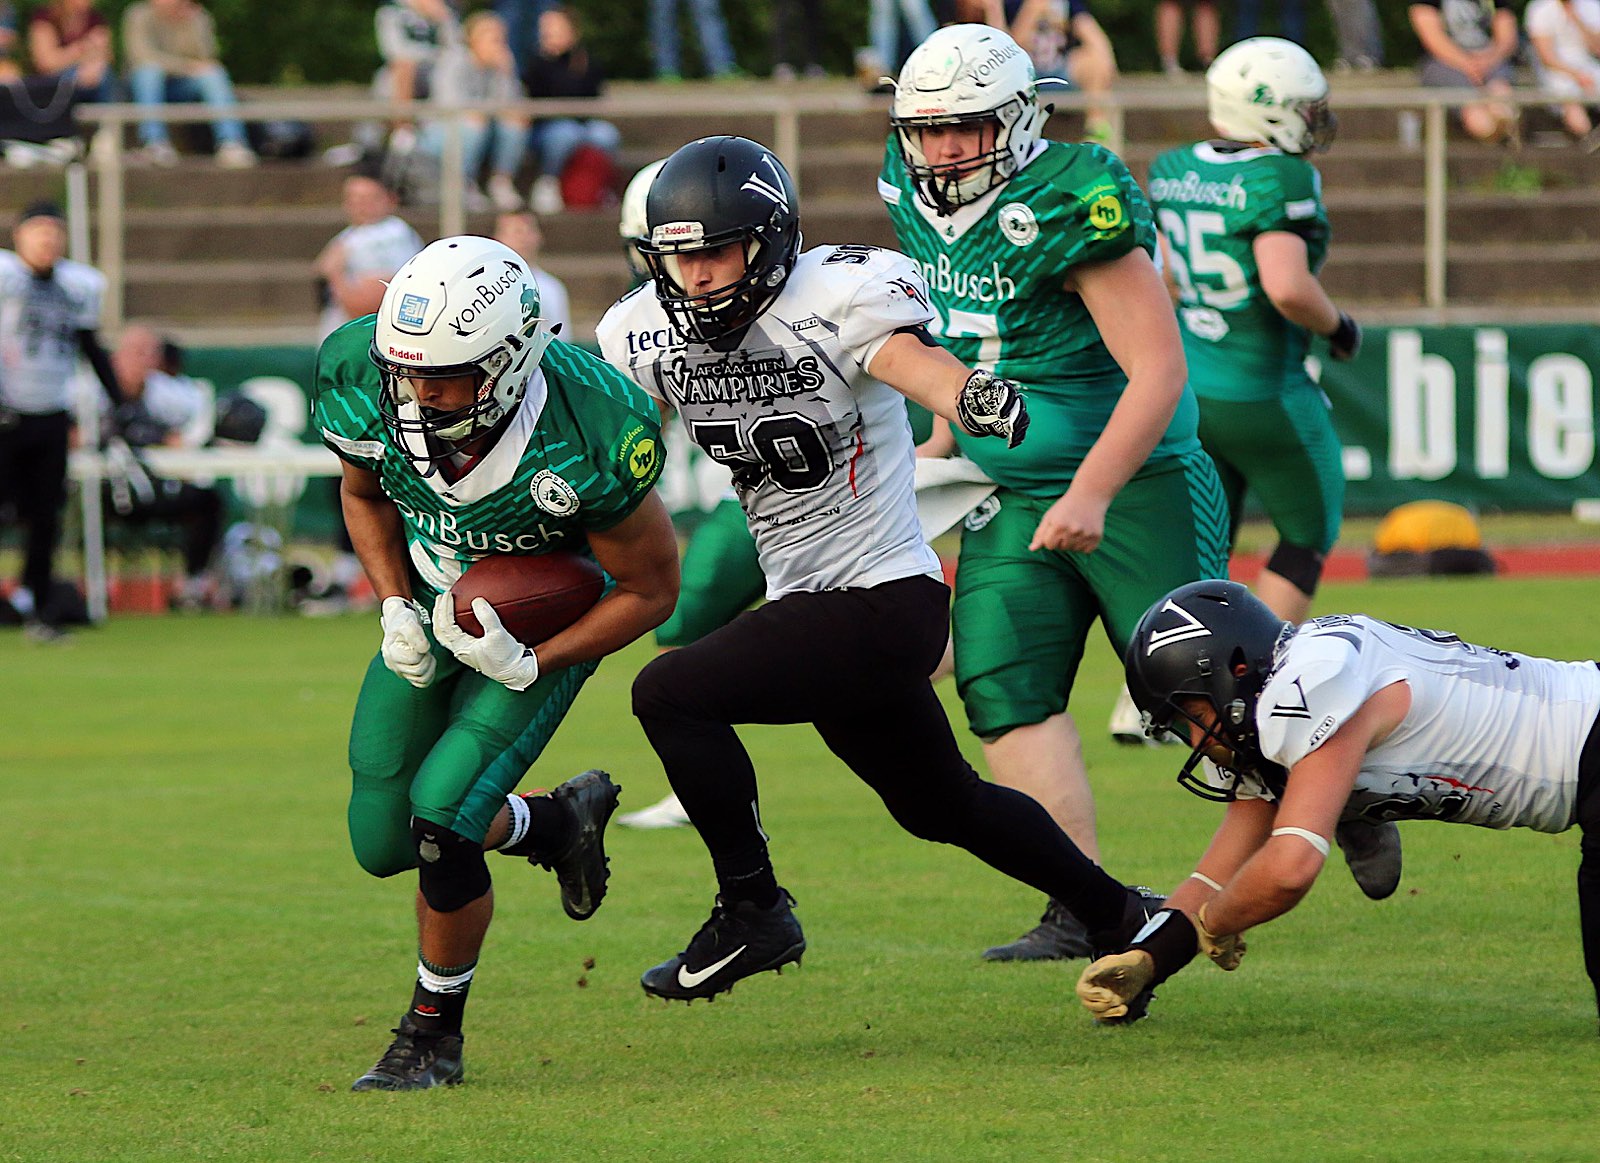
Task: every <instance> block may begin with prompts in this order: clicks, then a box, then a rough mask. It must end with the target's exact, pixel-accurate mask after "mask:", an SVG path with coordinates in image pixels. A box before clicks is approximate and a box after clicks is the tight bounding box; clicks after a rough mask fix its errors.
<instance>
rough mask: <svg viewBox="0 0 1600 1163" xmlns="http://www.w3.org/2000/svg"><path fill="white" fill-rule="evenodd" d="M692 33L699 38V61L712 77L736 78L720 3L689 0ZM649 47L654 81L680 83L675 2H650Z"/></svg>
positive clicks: (673, 0) (680, 66)
mask: <svg viewBox="0 0 1600 1163" xmlns="http://www.w3.org/2000/svg"><path fill="white" fill-rule="evenodd" d="M689 13H690V15H691V16H692V17H693V20H694V27H695V32H696V33H698V34H699V37H700V59H701V62H702V63H703V64H704V65H705V69H706V72H707V73H709V74H710V75H711V76H712V77H715V78H720V79H727V78H729V77H736V76H738V75H739V67H738V65H737V64H736V63H735V62H734V59H733V46H732V45H730V44H729V43H728V25H727V22H726V21H725V20H723V19H722V0H689ZM650 47H651V49H652V50H653V51H654V52H655V59H656V80H658V81H681V80H683V64H682V60H681V58H680V56H679V51H678V50H679V41H678V0H650Z"/></svg>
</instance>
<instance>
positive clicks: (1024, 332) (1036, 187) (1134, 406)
mask: <svg viewBox="0 0 1600 1163" xmlns="http://www.w3.org/2000/svg"><path fill="white" fill-rule="evenodd" d="M1048 113H1049V110H1048V109H1047V108H1044V107H1041V105H1040V104H1039V98H1038V93H1037V89H1036V79H1035V77H1034V72H1033V66H1032V65H1031V64H1030V63H1029V60H1028V57H1027V54H1026V53H1024V52H1023V51H1022V50H1021V49H1020V48H1018V47H1017V45H1016V43H1015V42H1014V41H1013V40H1011V38H1010V37H1008V36H1007V35H1006V34H1005V33H1003V32H1000V31H998V30H996V29H993V28H989V27H986V26H983V25H971V24H967V25H953V26H950V27H947V28H943V29H941V30H939V31H938V32H936V33H935V34H934V35H933V36H932V37H930V38H929V39H928V40H927V41H925V42H924V43H923V44H922V45H920V46H919V47H918V48H917V50H916V51H915V52H913V53H912V55H911V57H910V58H909V59H908V60H907V62H906V65H905V68H904V69H903V70H902V71H901V74H900V77H899V80H898V82H897V83H896V86H895V95H894V104H893V110H892V114H891V121H892V125H893V130H894V132H893V133H892V134H891V136H890V138H889V144H888V149H887V152H886V156H885V159H884V167H883V173H882V175H881V177H880V179H879V183H878V185H879V192H880V193H881V194H882V195H883V198H884V200H885V202H886V203H887V204H888V207H889V216H890V218H891V219H892V221H893V223H894V227H895V233H896V235H897V236H898V237H899V242H900V249H901V250H902V251H904V252H905V253H906V254H908V255H910V256H911V257H912V258H913V259H915V260H916V261H917V262H918V263H919V265H920V266H921V268H922V272H923V274H924V276H925V277H926V279H927V281H928V286H929V289H930V290H931V291H932V293H933V304H934V307H935V309H936V311H937V313H938V316H937V319H936V324H937V326H938V328H939V330H940V333H941V342H943V343H944V345H945V346H947V347H948V348H949V349H950V350H951V351H952V352H953V353H954V354H955V356H956V357H957V358H958V359H960V360H961V361H962V362H964V363H968V364H970V365H973V366H976V367H982V368H985V369H990V370H993V371H994V372H995V373H996V374H998V375H1002V376H1005V377H1007V378H1009V379H1014V380H1017V381H1019V382H1020V383H1021V384H1022V385H1023V391H1024V394H1025V397H1026V399H1027V402H1028V408H1029V414H1030V416H1033V417H1034V420H1033V423H1034V424H1035V425H1036V426H1037V427H1036V428H1035V429H1034V432H1033V435H1031V436H1030V438H1029V440H1028V441H1027V442H1026V443H1025V444H1023V445H1021V446H1019V447H1018V448H1016V449H1012V450H1004V449H994V448H990V447H984V444H985V442H982V441H975V440H970V439H968V438H967V437H966V436H965V435H964V434H962V433H955V434H954V437H953V438H954V441H955V443H956V444H957V445H959V447H960V449H961V452H962V453H963V454H964V455H966V456H968V457H970V458H971V459H972V460H973V461H974V462H976V463H977V464H978V466H979V467H981V468H982V469H983V470H984V472H986V473H987V474H988V475H989V476H990V477H991V478H992V479H993V480H994V481H996V482H997V483H998V485H999V488H998V489H997V490H996V492H995V494H994V496H993V497H992V498H991V499H990V500H989V501H988V502H986V503H985V505H983V506H981V507H980V508H979V509H978V510H976V511H975V512H974V513H973V514H972V515H971V516H970V517H969V518H968V519H967V522H966V528H965V531H964V533H963V536H962V543H961V559H960V564H959V568H958V572H957V575H956V585H955V604H954V611H953V616H954V642H955V661H956V682H957V685H958V687H959V689H960V692H961V698H962V701H963V703H964V704H965V707H966V712H967V718H968V721H969V723H970V724H971V727H972V730H973V731H974V732H975V733H976V734H977V735H978V736H979V737H980V738H981V739H982V740H983V741H984V752H985V755H986V757H987V759H988V762H989V766H990V769H991V770H992V771H993V773H994V777H995V779H996V780H998V781H999V782H1000V783H1002V784H1005V785H1007V786H1010V787H1014V788H1018V789H1020V790H1023V791H1026V792H1028V793H1029V794H1030V795H1032V796H1033V797H1034V798H1035V799H1037V800H1038V801H1039V802H1040V803H1042V804H1043V805H1044V806H1045V807H1046V808H1047V809H1048V810H1049V811H1050V813H1051V815H1052V816H1053V817H1054V818H1055V819H1056V821H1057V823H1059V824H1060V825H1061V827H1062V828H1063V829H1064V830H1065V831H1066V832H1067V833H1068V834H1069V835H1070V836H1071V837H1072V838H1073V840H1074V841H1076V842H1077V844H1078V846H1079V847H1080V848H1082V849H1083V850H1084V851H1085V852H1087V853H1089V854H1090V855H1091V856H1094V855H1095V854H1096V852H1097V845H1096V842H1095V828H1094V800H1093V797H1092V795H1091V793H1090V790H1089V784H1088V780H1087V778H1086V776H1085V773H1084V767H1083V758H1082V751H1081V747H1080V745H1079V742H1078V736H1077V729H1076V727H1075V726H1074V725H1073V721H1072V719H1071V717H1070V716H1069V715H1068V712H1067V699H1068V695H1069V693H1070V691H1071V689H1072V683H1073V679H1074V677H1075V675H1076V672H1077V669H1078V664H1079V662H1080V660H1081V658H1082V655H1083V649H1084V644H1085V642H1086V641H1087V639H1088V637H1089V634H1090V632H1091V630H1092V628H1093V625H1094V623H1095V621H1096V620H1097V619H1098V620H1100V621H1101V622H1103V624H1104V627H1105V631H1106V634H1107V636H1108V637H1109V638H1110V640H1111V644H1112V646H1113V648H1114V649H1116V650H1117V651H1118V652H1119V654H1120V652H1121V651H1122V649H1123V646H1124V645H1125V644H1126V642H1127V640H1128V636H1129V635H1130V634H1131V633H1132V632H1133V628H1134V626H1135V625H1136V624H1137V623H1138V620H1139V618H1140V616H1141V615H1143V613H1144V611H1145V609H1146V608H1147V607H1148V606H1149V605H1150V603H1151V602H1153V601H1154V600H1155V599H1156V598H1158V597H1160V596H1161V595H1162V594H1163V593H1165V592H1167V590H1168V589H1169V588H1171V587H1172V586H1173V585H1181V584H1184V583H1185V582H1188V581H1196V580H1199V579H1202V578H1213V577H1220V576H1222V573H1223V570H1224V568H1225V566H1226V554H1227V505H1226V502H1225V500H1224V499H1223V496H1222V490H1221V486H1220V484H1219V483H1218V481H1217V476H1216V471H1215V469H1214V468H1213V467H1212V465H1211V461H1210V458H1209V457H1207V456H1206V455H1205V453H1204V451H1203V450H1202V449H1201V448H1200V442H1199V440H1198V439H1197V437H1196V435H1195V422H1196V408H1195V402H1194V397H1193V395H1192V393H1190V392H1189V390H1188V388H1187V386H1186V384H1185V377H1184V363H1183V348H1182V344H1181V342H1180V340H1179V338H1178V331H1177V327H1176V324H1175V321H1174V319H1173V316H1172V308H1171V303H1170V301H1169V300H1168V298H1167V296H1166V292H1165V288H1164V287H1163V285H1162V282H1161V276H1160V275H1159V274H1158V273H1157V270H1156V267H1155V263H1154V262H1153V261H1152V255H1153V253H1154V251H1155V247H1156V235H1155V229H1154V227H1153V225H1152V223H1151V220H1150V211H1149V207H1148V205H1147V204H1146V202H1145V199H1144V196H1143V195H1142V194H1141V193H1140V191H1139V188H1138V186H1137V184H1136V183H1135V182H1134V181H1133V179H1132V177H1131V176H1130V175H1129V173H1128V171H1127V168H1126V167H1125V166H1123V164H1122V163H1121V162H1120V161H1118V160H1117V158H1116V157H1115V156H1114V155H1113V154H1111V153H1110V152H1109V151H1107V150H1105V149H1102V148H1100V147H1099V146H1094V145H1069V144H1064V143H1060V142H1050V143H1046V142H1044V141H1042V140H1041V132H1042V129H1043V124H1044V120H1045V118H1046V116H1048ZM987 443H988V444H995V443H997V442H995V441H989V442H987ZM1087 951H1088V950H1087V944H1086V942H1085V941H1084V939H1083V934H1082V932H1081V929H1080V928H1078V927H1076V926H1074V925H1073V923H1072V919H1071V917H1070V915H1068V914H1067V913H1066V911H1065V910H1063V909H1061V908H1060V907H1059V905H1058V904H1057V903H1056V902H1054V901H1052V902H1051V903H1050V905H1049V907H1048V909H1047V910H1046V913H1045V917H1044V919H1043V921H1042V923H1041V924H1040V925H1039V927H1038V928H1036V929H1034V930H1033V931H1032V932H1030V933H1028V934H1027V935H1025V936H1024V937H1023V938H1022V939H1021V940H1019V941H1017V942H1013V943H1012V944H1010V945H1006V946H1000V947H998V948H996V949H991V950H989V951H988V953H986V954H985V955H986V956H988V957H990V958H991V959H997V960H1014V959H1030V960H1032V959H1041V958H1058V957H1074V956H1085V955H1086V954H1087Z"/></svg>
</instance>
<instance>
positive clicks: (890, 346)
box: [867, 331, 972, 424]
mask: <svg viewBox="0 0 1600 1163" xmlns="http://www.w3.org/2000/svg"><path fill="white" fill-rule="evenodd" d="M867 373H868V374H869V375H871V376H872V377H874V378H875V379H879V380H882V381H883V382H884V383H886V384H888V385H889V386H890V387H891V388H893V389H894V390H895V391H897V392H899V393H900V394H901V395H902V396H904V397H905V398H906V399H908V400H912V401H915V402H916V403H918V404H921V405H922V406H923V407H924V408H926V409H928V411H930V412H932V413H933V414H934V415H936V416H942V417H944V418H945V419H946V420H949V421H951V422H952V423H955V424H959V423H961V418H960V417H959V416H958V415H956V400H957V399H958V398H959V397H960V395H961V388H962V386H963V385H965V384H966V382H967V377H968V376H969V375H971V374H972V371H971V369H970V368H968V367H967V365H966V364H964V363H962V362H961V361H960V360H959V359H957V358H956V357H955V356H953V355H951V354H950V353H949V352H948V351H946V350H945V349H944V348H942V347H939V346H937V345H933V346H930V345H929V344H927V343H924V342H923V341H922V339H920V338H919V337H918V336H916V335H914V334H912V333H911V332H908V331H902V332H899V333H897V334H895V335H891V336H890V337H889V339H888V340H887V341H886V342H885V343H884V344H883V346H882V347H880V348H878V353H877V354H876V355H875V356H873V357H872V363H871V365H870V366H868V368H867Z"/></svg>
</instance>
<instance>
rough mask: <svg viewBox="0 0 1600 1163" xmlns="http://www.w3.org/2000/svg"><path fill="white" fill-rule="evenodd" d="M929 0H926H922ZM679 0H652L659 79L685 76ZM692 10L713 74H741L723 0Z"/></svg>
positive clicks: (693, 0) (695, 3) (705, 0)
mask: <svg viewBox="0 0 1600 1163" xmlns="http://www.w3.org/2000/svg"><path fill="white" fill-rule="evenodd" d="M922 2H926V0H922ZM678 8H679V4H678V0H650V48H651V50H652V51H653V52H654V53H655V61H656V80H658V81H681V80H683V61H682V59H681V57H680V56H679V48H680V42H679V40H678ZM689 14H690V16H691V18H692V20H693V23H694V30H695V32H696V33H698V34H699V37H700V59H701V61H702V62H703V63H704V64H705V68H706V72H707V73H709V74H710V75H711V76H712V77H715V78H719V79H723V80H725V79H727V78H730V77H737V76H738V75H739V66H738V65H736V64H735V63H734V60H733V46H732V45H731V44H729V43H728V24H727V21H725V20H723V18H722V0H689Z"/></svg>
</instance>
